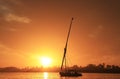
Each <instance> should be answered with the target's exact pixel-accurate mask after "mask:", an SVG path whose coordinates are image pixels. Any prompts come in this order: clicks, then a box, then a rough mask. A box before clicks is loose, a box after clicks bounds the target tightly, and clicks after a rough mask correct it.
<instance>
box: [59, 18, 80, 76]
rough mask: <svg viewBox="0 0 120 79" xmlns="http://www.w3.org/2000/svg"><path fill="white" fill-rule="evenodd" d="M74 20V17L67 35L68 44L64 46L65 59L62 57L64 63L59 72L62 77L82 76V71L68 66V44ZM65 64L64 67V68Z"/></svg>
mask: <svg viewBox="0 0 120 79" xmlns="http://www.w3.org/2000/svg"><path fill="white" fill-rule="evenodd" d="M72 22H73V18H72V20H71V23H70V27H69V32H68V36H67V40H66V44H65V48H64V54H63V59H62V64H61V70H60V72H59V74H60V76H62V77H65V76H66V77H77V76H82V73H80V72H79V71H77V70H76V69H69V68H67V66H66V60H67V59H66V53H67V45H68V39H69V36H70V31H71V26H72ZM63 64H64V65H65V66H64V68H63Z"/></svg>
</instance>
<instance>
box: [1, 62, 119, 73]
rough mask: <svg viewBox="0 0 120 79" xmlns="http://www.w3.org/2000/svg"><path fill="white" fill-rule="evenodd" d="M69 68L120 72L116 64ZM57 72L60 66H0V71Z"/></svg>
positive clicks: (84, 70) (98, 71)
mask: <svg viewBox="0 0 120 79" xmlns="http://www.w3.org/2000/svg"><path fill="white" fill-rule="evenodd" d="M68 68H69V69H74V70H77V71H80V72H86V73H120V67H119V66H116V65H105V64H104V63H103V64H98V65H95V64H88V65H87V66H84V67H82V66H78V65H74V66H72V67H68ZM44 71H46V72H59V71H60V67H48V68H43V67H31V68H30V67H25V68H17V67H4V68H0V72H44Z"/></svg>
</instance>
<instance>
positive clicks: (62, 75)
mask: <svg viewBox="0 0 120 79" xmlns="http://www.w3.org/2000/svg"><path fill="white" fill-rule="evenodd" d="M59 74H60V76H61V77H65V76H66V77H78V76H82V74H81V73H78V72H59Z"/></svg>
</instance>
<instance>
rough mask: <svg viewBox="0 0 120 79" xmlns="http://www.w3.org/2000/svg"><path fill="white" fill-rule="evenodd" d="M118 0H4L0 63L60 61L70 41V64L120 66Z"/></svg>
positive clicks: (0, 21)
mask: <svg viewBox="0 0 120 79" xmlns="http://www.w3.org/2000/svg"><path fill="white" fill-rule="evenodd" d="M119 4H120V1H119V0H0V67H6V66H16V67H26V66H30V67H33V66H41V63H40V58H41V57H49V58H51V59H52V63H51V66H60V65H61V61H62V56H63V53H64V47H65V42H66V38H67V33H68V29H69V25H70V21H71V18H72V17H73V18H74V20H73V24H72V30H71V34H70V38H69V43H68V50H67V60H68V62H69V65H78V66H85V65H87V64H91V63H92V64H99V63H105V64H114V65H119V66H120V62H119V59H120V5H119Z"/></svg>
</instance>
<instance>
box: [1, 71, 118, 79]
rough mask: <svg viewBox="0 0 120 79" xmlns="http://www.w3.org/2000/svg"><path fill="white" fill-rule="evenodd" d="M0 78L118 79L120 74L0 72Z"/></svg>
mask: <svg viewBox="0 0 120 79" xmlns="http://www.w3.org/2000/svg"><path fill="white" fill-rule="evenodd" d="M0 79H120V74H107V73H83V76H80V77H60V75H59V73H52V72H35V73H33V72H32V73H31V72H27V73H23V72H11V73H10V72H9V73H8V72H7V73H6V72H4V73H1V72H0Z"/></svg>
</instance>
